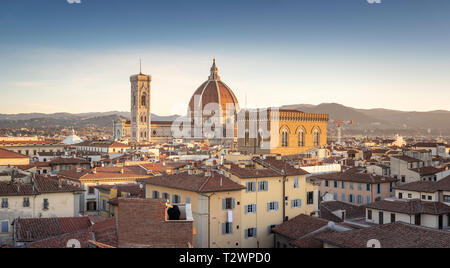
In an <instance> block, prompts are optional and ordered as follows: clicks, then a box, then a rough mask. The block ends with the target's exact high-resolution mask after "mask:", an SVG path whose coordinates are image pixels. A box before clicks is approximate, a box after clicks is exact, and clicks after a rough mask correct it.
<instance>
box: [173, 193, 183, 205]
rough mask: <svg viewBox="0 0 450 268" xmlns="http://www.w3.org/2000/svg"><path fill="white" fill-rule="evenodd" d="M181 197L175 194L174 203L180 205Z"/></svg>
mask: <svg viewBox="0 0 450 268" xmlns="http://www.w3.org/2000/svg"><path fill="white" fill-rule="evenodd" d="M180 200H181V199H180V196H179V195H176V194H174V195H173V196H172V203H173V204H179V203H180Z"/></svg>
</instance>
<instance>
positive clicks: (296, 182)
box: [294, 178, 299, 189]
mask: <svg viewBox="0 0 450 268" xmlns="http://www.w3.org/2000/svg"><path fill="white" fill-rule="evenodd" d="M298 187H299V184H298V178H294V189H298Z"/></svg>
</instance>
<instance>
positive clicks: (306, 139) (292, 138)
mask: <svg viewBox="0 0 450 268" xmlns="http://www.w3.org/2000/svg"><path fill="white" fill-rule="evenodd" d="M242 113H243V114H241V115H240V116H238V133H239V135H238V149H239V151H242V152H246V153H251V154H279V155H295V154H301V153H306V152H307V151H308V150H310V149H313V148H320V147H324V146H326V145H327V123H328V120H329V117H328V114H315V113H304V112H301V111H297V110H283V109H267V110H254V111H251V110H245V111H242ZM266 133H267V134H266Z"/></svg>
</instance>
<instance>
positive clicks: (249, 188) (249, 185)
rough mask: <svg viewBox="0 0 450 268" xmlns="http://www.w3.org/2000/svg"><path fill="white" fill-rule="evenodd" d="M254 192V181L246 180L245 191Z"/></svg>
mask: <svg viewBox="0 0 450 268" xmlns="http://www.w3.org/2000/svg"><path fill="white" fill-rule="evenodd" d="M253 192H256V183H255V182H254V181H250V182H247V193H253Z"/></svg>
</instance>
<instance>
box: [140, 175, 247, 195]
mask: <svg viewBox="0 0 450 268" xmlns="http://www.w3.org/2000/svg"><path fill="white" fill-rule="evenodd" d="M138 182H140V183H144V184H151V185H158V186H165V187H169V188H174V189H181V190H186V191H192V192H199V193H203V192H222V191H239V190H242V189H245V187H244V186H242V185H241V184H239V183H236V182H234V181H233V180H231V179H229V178H227V177H225V176H223V175H221V174H218V173H215V172H212V173H211V175H207V176H206V175H205V174H199V175H190V174H188V173H187V172H184V173H179V174H174V175H168V176H157V177H152V178H148V179H142V180H138Z"/></svg>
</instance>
